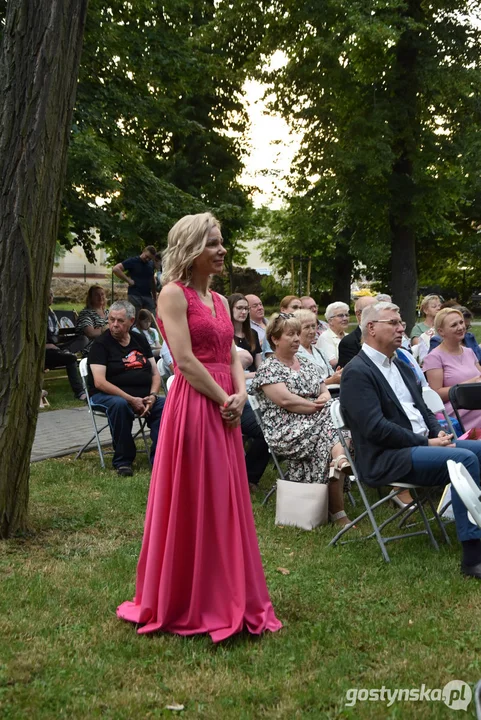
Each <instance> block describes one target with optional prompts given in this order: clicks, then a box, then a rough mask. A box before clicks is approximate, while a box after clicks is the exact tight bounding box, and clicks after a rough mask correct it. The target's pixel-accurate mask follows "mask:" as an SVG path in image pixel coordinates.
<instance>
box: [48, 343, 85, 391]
mask: <svg viewBox="0 0 481 720" xmlns="http://www.w3.org/2000/svg"><path fill="white" fill-rule="evenodd" d="M45 367H46V368H47V369H48V370H55V369H56V368H60V367H65V369H66V371H67V376H68V380H69V383H70V387H71V388H72V390H73V393H74V395H75V397H77V398H79V397H80V396H81V395H82V394H83V392H84V389H83V387H82V381H81V380H80V375H79V371H78V367H77V358H76V357H75V355H74V354H73V353H69V352H66V351H65V350H60V349H59V348H55V349H53V348H51V349H50V348H48V349H46V350H45Z"/></svg>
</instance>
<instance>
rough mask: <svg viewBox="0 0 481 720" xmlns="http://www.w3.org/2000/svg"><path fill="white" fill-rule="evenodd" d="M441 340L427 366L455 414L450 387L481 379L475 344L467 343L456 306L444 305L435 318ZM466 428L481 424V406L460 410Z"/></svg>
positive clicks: (448, 409) (430, 377) (432, 382)
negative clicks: (450, 397) (465, 344)
mask: <svg viewBox="0 0 481 720" xmlns="http://www.w3.org/2000/svg"><path fill="white" fill-rule="evenodd" d="M434 327H435V330H436V333H437V334H438V335H439V336H440V338H441V344H440V345H439V346H438V347H437V348H435V349H434V350H432V351H431V352H430V353H429V354H428V355H426V357H425V359H424V365H423V370H424V372H425V373H426V377H427V380H428V383H429V385H430V386H431V387H432V389H433V390H436V392H437V393H439V395H440V396H441V398H442V400H443V402H444V406H445V408H446V412H447V413H448V414H449V415H451V414H453V408H452V405H451V403H450V402H449V389H450V388H451V387H452V386H453V385H458V384H464V383H479V382H481V365H480V364H479V362H478V359H477V357H476V355H475V354H474V352H473V351H472V350H471V348H467V347H465V346H464V345H463V339H464V334H465V325H464V318H463V313H462V312H461V310H457V309H456V308H444V310H440V311H439V312H438V314H437V315H436V318H435V321H434ZM459 415H460V417H461V421H462V423H463V425H464V428H465V430H471V429H472V428H475V427H481V409H480V410H459Z"/></svg>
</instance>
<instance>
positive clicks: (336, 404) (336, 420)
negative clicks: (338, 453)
mask: <svg viewBox="0 0 481 720" xmlns="http://www.w3.org/2000/svg"><path fill="white" fill-rule="evenodd" d="M331 420H332V423H333V425H334V427H335V428H336V430H344V429H345V427H346V423H345V422H344V418H343V416H342V410H341V402H340V401H339V400H337V399H336V400H333V402H332V405H331Z"/></svg>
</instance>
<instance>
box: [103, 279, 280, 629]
mask: <svg viewBox="0 0 481 720" xmlns="http://www.w3.org/2000/svg"><path fill="white" fill-rule="evenodd" d="M178 284H179V286H180V287H181V288H182V290H183V291H184V294H185V297H186V299H187V302H188V309H187V321H188V324H189V329H190V335H191V341H192V350H193V353H194V355H195V356H196V357H197V359H198V360H200V361H201V362H202V364H203V365H204V366H205V367H206V368H207V370H208V371H209V373H210V374H211V375H212V377H213V378H214V380H215V381H216V382H217V383H219V385H221V386H222V387H223V388H224V390H225V391H226V392H227V393H228V394H229V395H231V394H232V393H233V392H234V390H233V384H232V377H231V373H230V348H231V343H232V338H233V327H232V323H231V320H230V318H229V316H228V314H227V312H226V309H225V307H224V305H223V302H222V300H221V298H220V296H219V295H217V294H216V293H214V292H213V293H212V296H213V302H214V308H215V313H216V316H215V317H214V316H213V315H212V313H211V311H210V310H209V308H208V307H207V306H206V305H204V304H203V303H202V302H201V300H200V298H199V297H198V295H197V293H196V292H195V290H193V289H192V288H188V287H185V286H184V285H182V284H180V283H178ZM161 330H162V334H164V328H163V327H162V326H161ZM166 339H167V342H168V338H166ZM117 615H118V617H119V618H122V619H124V620H129V621H130V622H134V623H138V624H140V625H142V627H140V628H139V630H138V632H139V633H150V632H155V631H159V630H161V631H164V632H171V633H177V634H179V635H193V634H196V633H209V634H210V636H211V638H212V640H213V641H214V642H218V641H220V640H224V639H225V638H227V637H229V636H230V635H233V634H234V633H238V632H240V631H241V630H242V629H243V628H246V629H247V630H248V631H249V632H251V633H254V634H256V635H257V634H260V633H262V632H263V631H264V630H271V631H275V630H278V629H279V628H281V627H282V625H281V623H280V622H279V620H277V618H276V616H275V614H274V608H273V607H272V604H271V601H270V598H269V593H268V590H267V586H266V581H265V577H264V571H263V569H262V563H261V557H260V553H259V546H258V544H257V536H256V530H255V525H254V517H253V514H252V507H251V500H250V495H249V486H248V481H247V476H246V469H245V460H244V450H243V445H242V436H241V431H240V428H235V429H229V428H227V427H226V425H225V424H224V422H223V421H222V418H221V415H220V412H219V408H218V406H217V404H216V403H215V402H213V401H212V400H210V399H209V398H207V397H206V396H205V395H202V394H201V393H199V392H197V391H196V390H195V389H194V388H193V387H192V386H191V385H190V384H189V383H188V382H187V380H186V379H185V378H184V377H183V375H182V374H181V373H180V372H179V371H178V370H177V371H176V373H175V380H174V382H173V383H172V386H171V389H170V391H169V394H168V396H167V400H166V403H165V407H164V411H163V417H162V423H161V428H160V436H159V441H158V445H157V453H156V456H155V461H154V467H153V471H152V480H151V484H150V491H149V498H148V503H147V513H146V519H145V528H144V538H143V543H142V550H141V552H140V558H139V562H138V566H137V581H136V588H135V598H134V600H133V602H124V603H122V605H120V606H119V607H118V608H117Z"/></svg>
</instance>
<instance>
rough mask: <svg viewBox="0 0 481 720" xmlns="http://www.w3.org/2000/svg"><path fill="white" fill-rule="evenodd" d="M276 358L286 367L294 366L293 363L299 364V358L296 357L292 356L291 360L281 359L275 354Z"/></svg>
mask: <svg viewBox="0 0 481 720" xmlns="http://www.w3.org/2000/svg"><path fill="white" fill-rule="evenodd" d="M276 358H277V359H278V360H279V362H281V363H282V364H283V365H286V366H287V367H288V368H294V366H295V365H300V363H299V360H298V359H297V358H296V357H293V358H292V361H291V362H287V360H283V359H282V358H280V357H279V355H276Z"/></svg>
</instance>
